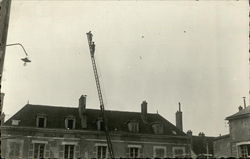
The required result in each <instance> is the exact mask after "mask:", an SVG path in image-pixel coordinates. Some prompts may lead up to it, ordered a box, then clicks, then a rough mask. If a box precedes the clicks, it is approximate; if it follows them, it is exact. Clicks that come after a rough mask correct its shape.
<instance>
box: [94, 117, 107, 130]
mask: <svg viewBox="0 0 250 159" xmlns="http://www.w3.org/2000/svg"><path fill="white" fill-rule="evenodd" d="M96 124H97V130H99V131H100V130H105V126H104V122H103V120H102V119H98V120H97V122H96Z"/></svg>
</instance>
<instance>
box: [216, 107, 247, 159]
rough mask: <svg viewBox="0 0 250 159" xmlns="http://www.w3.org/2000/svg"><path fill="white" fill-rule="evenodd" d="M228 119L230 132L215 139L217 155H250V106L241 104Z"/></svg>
mask: <svg viewBox="0 0 250 159" xmlns="http://www.w3.org/2000/svg"><path fill="white" fill-rule="evenodd" d="M226 120H228V123H229V134H228V135H224V136H220V137H218V138H216V139H215V141H214V149H215V157H250V106H247V107H244V108H242V107H241V106H240V107H239V111H238V112H237V113H235V114H233V115H231V116H228V117H227V118H226Z"/></svg>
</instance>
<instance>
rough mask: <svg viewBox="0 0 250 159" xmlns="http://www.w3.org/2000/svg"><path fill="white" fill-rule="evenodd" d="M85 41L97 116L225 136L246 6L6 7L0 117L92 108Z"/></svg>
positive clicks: (239, 71) (240, 67)
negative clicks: (0, 113) (83, 103)
mask: <svg viewBox="0 0 250 159" xmlns="http://www.w3.org/2000/svg"><path fill="white" fill-rule="evenodd" d="M89 30H91V31H92V33H93V34H94V37H93V39H94V41H95V42H96V59H97V64H98V69H99V73H100V74H101V85H102V88H103V93H104V97H105V98H104V99H105V103H106V105H105V106H106V109H111V110H121V111H140V104H141V102H142V101H143V100H146V101H147V102H148V111H149V112H151V113H156V112H157V111H158V112H159V114H161V115H162V116H163V117H165V118H166V119H168V120H169V121H170V122H172V123H175V112H176V111H177V109H178V102H181V103H182V111H183V123H184V131H187V130H192V131H193V132H194V134H198V133H199V132H204V133H205V134H206V135H210V136H218V135H219V134H226V133H228V126H227V124H226V121H225V120H224V119H225V117H227V116H229V115H232V114H234V113H236V112H237V111H238V106H239V105H243V99H242V97H243V96H246V97H247V104H249V102H248V98H249V95H248V89H249V82H248V77H249V71H248V68H249V66H248V30H249V29H248V2H247V0H241V1H184V0H183V1H178V2H174V1H148V2H146V1H126V2H124V1H122V2H121V1H108V2H103V1H95V2H90V1H15V0H13V1H12V7H11V16H10V25H9V34H8V35H9V36H8V43H16V42H20V43H22V44H23V45H24V47H25V49H26V50H27V52H28V54H29V57H30V59H31V60H32V63H29V64H27V66H23V63H22V61H20V58H22V57H23V55H24V53H23V52H22V49H21V48H19V47H18V46H12V47H7V50H6V57H5V67H4V79H3V92H5V99H4V109H3V110H4V112H5V114H6V117H7V118H9V117H10V116H12V115H13V114H14V113H16V112H17V111H18V110H20V109H21V108H22V107H23V106H24V105H25V104H27V102H28V101H29V103H30V104H42V105H55V106H69V107H77V106H78V98H79V97H80V95H81V94H86V95H87V107H88V108H97V109H98V108H99V101H98V96H97V91H96V86H95V81H94V76H93V71H92V65H91V59H90V55H89V50H88V45H87V38H86V34H85V33H86V32H88V31H89Z"/></svg>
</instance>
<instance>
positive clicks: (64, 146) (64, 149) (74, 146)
mask: <svg viewBox="0 0 250 159" xmlns="http://www.w3.org/2000/svg"><path fill="white" fill-rule="evenodd" d="M66 146H73V158H75V149H76V145H74V144H64V145H63V158H64V159H68V158H69V156H70V155H69V154H70V147H68V156H65V151H66Z"/></svg>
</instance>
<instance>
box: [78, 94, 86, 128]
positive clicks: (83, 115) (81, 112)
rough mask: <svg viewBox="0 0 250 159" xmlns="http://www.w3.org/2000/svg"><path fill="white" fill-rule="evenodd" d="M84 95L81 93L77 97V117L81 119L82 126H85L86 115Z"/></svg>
mask: <svg viewBox="0 0 250 159" xmlns="http://www.w3.org/2000/svg"><path fill="white" fill-rule="evenodd" d="M86 98H87V96H86V95H81V97H80V98H79V106H78V111H79V117H80V119H81V126H82V128H87V116H86Z"/></svg>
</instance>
